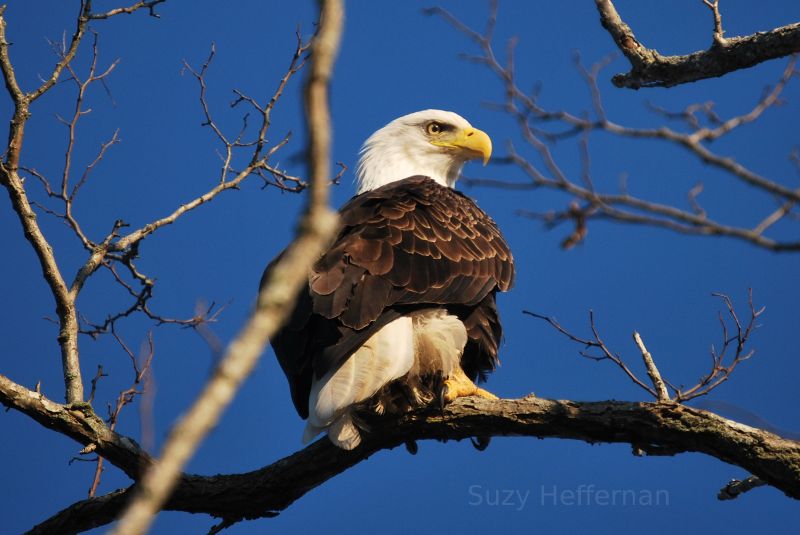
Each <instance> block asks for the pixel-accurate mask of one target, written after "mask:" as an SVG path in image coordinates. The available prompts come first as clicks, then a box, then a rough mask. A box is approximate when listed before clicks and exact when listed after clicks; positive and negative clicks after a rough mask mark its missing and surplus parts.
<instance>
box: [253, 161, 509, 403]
mask: <svg viewBox="0 0 800 535" xmlns="http://www.w3.org/2000/svg"><path fill="white" fill-rule="evenodd" d="M340 216H341V225H342V228H341V230H340V231H339V234H338V237H337V239H336V240H335V242H334V243H333V245H332V246H331V248H330V249H329V250H328V252H327V253H325V254H324V255H323V256H322V257H321V258H320V259H319V261H318V262H317V263H316V264H315V265H314V267H313V268H312V271H311V274H310V278H309V284H308V287H306V288H303V290H302V291H301V292H300V294H299V295H298V299H297V304H296V306H295V310H294V311H293V313H292V315H291V317H290V318H289V320H288V322H287V324H286V325H285V326H284V327H283V329H282V330H281V331H280V332H279V333H277V334H276V336H275V337H274V338H273V339H272V340H271V343H272V346H273V348H274V349H275V353H276V355H277V357H278V361H279V362H280V364H281V367H282V368H283V371H284V372H285V373H286V376H287V378H288V379H289V384H290V387H291V391H292V400H293V401H294V404H295V407H296V408H297V412H298V413H299V414H300V416H302V417H303V418H306V417H308V397H309V391H310V388H311V381H312V374H313V375H315V376H316V377H317V378H319V377H321V376H323V375H324V374H325V373H326V372H328V371H329V370H332V369H334V368H338V367H339V366H340V365H341V364H342V363H343V362H344V361H345V360H346V359H347V358H348V357H349V356H350V355H351V354H352V353H353V352H354V351H355V350H356V349H357V348H358V347H359V346H360V345H361V344H363V343H364V342H365V341H366V340H367V339H369V337H370V336H372V334H374V333H375V332H377V331H378V330H379V329H380V328H381V327H383V326H384V325H386V324H387V323H389V322H390V321H392V320H394V319H396V318H398V317H400V316H401V315H403V314H406V313H408V312H410V311H413V310H416V309H421V308H431V307H436V306H441V307H443V308H446V309H447V310H448V311H449V313H451V314H454V315H456V316H458V318H459V319H460V320H461V321H462V322H464V325H465V326H466V329H467V335H468V341H467V345H466V347H465V349H464V354H463V357H462V359H461V365H462V368H463V369H464V371H465V373H466V374H467V376H468V377H470V378H471V379H472V380H475V378H476V377H478V376H481V377H483V376H484V375H485V374H486V373H487V372H489V371H491V370H492V369H494V367H495V365H496V364H497V353H498V345H499V342H500V339H501V336H502V329H501V326H500V322H499V318H498V314H497V308H496V306H495V293H496V292H497V290H502V291H505V290H508V289H509V288H510V287H511V284H512V282H513V279H514V264H513V259H512V256H511V252H510V250H509V247H508V244H507V243H506V241H505V240H504V239H503V236H502V235H501V233H500V230H499V229H498V228H497V225H496V224H495V222H494V221H493V220H492V219H491V218H490V217H489V216H488V215H486V213H485V212H483V211H482V210H481V209H480V208H478V206H477V205H476V204H475V202H474V201H472V200H471V199H469V198H468V197H466V196H465V195H463V194H462V193H459V192H457V191H455V190H453V189H451V188H448V187H445V186H442V185H439V184H438V183H436V182H434V181H433V180H431V179H430V178H428V177H424V176H414V177H410V178H406V179H404V180H399V181H396V182H392V183H390V184H387V185H385V186H382V187H380V188H377V189H375V190H372V191H369V192H366V193H363V194H361V195H358V196H356V197H354V198H353V199H351V200H350V201H349V202H348V203H347V204H345V205H344V206H343V207H342V209H341V210H340ZM267 270H269V267H268V268H267ZM262 280H263V279H262Z"/></svg>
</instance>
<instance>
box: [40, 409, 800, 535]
mask: <svg viewBox="0 0 800 535" xmlns="http://www.w3.org/2000/svg"><path fill="white" fill-rule="evenodd" d="M367 424H368V425H369V426H370V432H369V433H367V434H365V436H364V441H363V442H362V445H361V446H359V447H358V448H356V449H355V450H353V451H345V450H340V449H338V448H336V447H335V446H333V445H332V444H331V443H330V442H329V441H328V440H327V439H321V440H319V441H317V442H315V443H314V444H312V445H310V446H308V447H307V448H305V449H303V450H301V451H299V452H297V453H295V454H293V455H290V456H289V457H286V458H284V459H281V460H279V461H277V462H275V463H273V464H271V465H269V466H267V467H264V468H261V469H259V470H255V471H253V472H248V473H244V474H234V475H219V476H208V477H204V476H188V475H187V476H184V477H183V478H182V479H181V481H180V483H179V484H178V486H177V487H176V489H175V492H174V494H173V496H172V498H171V499H170V500H169V502H167V504H166V506H165V508H166V509H169V510H179V511H187V512H192V513H205V514H209V515H213V516H216V517H220V518H223V519H226V520H228V521H234V520H239V519H254V518H263V517H270V516H274V515H275V514H276V512H278V511H282V510H284V509H286V508H287V507H289V506H290V505H291V504H292V503H294V502H295V501H296V500H297V499H299V498H300V497H302V496H304V495H305V494H306V493H307V492H308V491H310V490H311V489H313V488H316V487H317V486H319V485H321V484H323V483H324V482H325V481H327V480H328V479H330V478H332V477H334V476H335V475H337V474H339V473H342V472H344V471H345V470H347V469H348V468H350V467H352V466H354V465H356V464H358V463H360V462H361V461H363V460H365V459H367V458H369V457H370V456H371V455H373V454H374V453H376V452H377V451H380V450H383V449H391V448H394V447H397V446H399V445H402V444H404V443H405V442H406V441H408V440H421V439H439V440H442V439H456V440H460V439H464V438H468V437H471V436H475V435H481V436H532V437H539V438H545V437H547V438H561V439H575V440H582V441H587V442H590V443H597V442H609V443H629V444H632V445H633V446H634V447H635V448H638V449H641V450H643V451H644V452H648V451H653V452H655V451H658V452H659V454H662V455H663V454H665V453H667V454H677V453H682V452H700V453H705V454H707V455H710V456H713V457H716V458H718V459H720V460H722V461H725V462H727V463H730V464H733V465H737V466H740V467H742V468H744V469H745V470H747V471H748V472H750V473H752V474H754V475H756V476H758V477H759V478H761V479H762V480H764V481H766V482H767V483H768V484H770V485H772V486H774V487H776V488H778V489H780V490H781V491H783V492H784V493H785V494H786V495H787V496H790V497H792V498H795V499H800V444H798V443H797V442H794V441H791V440H786V439H782V438H780V437H778V436H777V435H773V434H771V433H768V432H766V431H762V430H759V429H755V428H753V427H749V426H746V425H743V424H739V423H737V422H733V421H731V420H727V419H725V418H722V417H720V416H717V415H715V414H713V413H711V412H707V411H703V410H699V409H694V408H691V407H686V406H683V405H678V404H672V403H670V404H665V403H638V402H624V401H599V402H576V401H559V400H549V399H541V398H536V397H534V396H528V397H525V398H522V399H516V400H510V399H500V400H496V401H495V400H485V399H481V398H476V397H471V398H461V399H459V400H456V401H455V402H454V403H452V404H451V405H449V406H447V407H446V408H445V409H444V410H443V411H440V410H439V409H438V408H436V409H433V408H431V409H419V410H416V411H414V412H411V413H408V414H406V415H404V416H402V417H400V418H397V419H395V418H387V417H374V416H372V417H369V418H368V419H367ZM122 496H124V494H121V493H120V491H117V492H116V493H114V494H112V495H107V496H103V497H100V498H96V499H94V500H84V501H81V502H78V503H76V504H74V505H72V506H70V507H68V508H67V509H65V510H63V511H61V512H60V513H58V514H56V515H55V516H54V517H52V518H50V519H49V520H47V521H45V522H44V523H42V524H40V525H39V526H37V527H36V528H34V529H33V530H32V531H31V532H30V533H52V532H53V530H55V531H58V532H64V533H70V532H73V531H77V529H75V527H76V526H82V525H86V523H88V522H98V521H101V520H102V521H103V522H104V523H108V522H111V521H113V519H114V513H115V511H118V510H119V507H121V506H122V498H121V497H122ZM98 510H102V511H103V515H104V516H103V517H102V518H98V516H97V515H98ZM84 511H86V512H85V513H84ZM95 525H96V524H95ZM55 527H58V529H57V530H56V529H55ZM48 529H49V530H50V531H47V530H48ZM81 529H84V528H81Z"/></svg>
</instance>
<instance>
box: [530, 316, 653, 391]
mask: <svg viewBox="0 0 800 535" xmlns="http://www.w3.org/2000/svg"><path fill="white" fill-rule="evenodd" d="M522 313H523V314H527V315H529V316H533V317H534V318H537V319H541V320H544V321H546V322H547V323H549V324H550V326H552V327H553V328H555V329H556V330H557V331H558V332H560V333H561V334H563V335H564V336H566V337H567V338H569V339H570V340H572V341H573V342H578V343H579V344H581V345H583V346H585V347H587V348H589V347H595V348H597V349H599V350H600V351H601V352H602V355H601V356H596V355H591V354H589V353H586V352H585V351H581V352H579V354H580V355H581V356H582V357H584V358H587V359H590V360H594V361H598V362H599V361H601V360H609V361H611V362H613V363H614V364H616V365H617V366H618V367H619V368H620V369H621V370H622V371H623V372H624V373H625V375H627V376H628V378H629V379H630V380H631V381H633V382H634V384H636V385H637V386H639V387H640V388H642V389H644V390H645V391H647V393H649V394H650V395H651V396H653V397H654V398H655V399H658V393H657V392H656V391H655V390H653V389H652V388H651V387H649V386H647V385H646V384H645V383H644V381H642V380H641V379H639V378H638V377H637V376H636V374H635V373H633V372H632V371H631V369H630V368H628V366H627V364H625V362H624V361H623V360H622V358H621V357H620V356H619V355H618V354H616V353H614V352H612V351H611V350H610V349H609V348H608V346H607V345H606V343H605V342H604V341H603V340H602V338H600V332H599V330H598V329H597V325H596V324H595V322H594V312H592V311H591V310H590V311H589V325H590V327H591V329H592V335H593V339H592V340H589V339H585V338H581V337H579V336H576V335H574V334H572V333H571V332H570V331H568V330H567V329H565V328H564V327H562V326H561V325H560V324H559V323H558V322H557V321H556V320H555V319H554V318H551V317H548V316H542V315H541V314H537V313H535V312H530V311H528V310H523V311H522Z"/></svg>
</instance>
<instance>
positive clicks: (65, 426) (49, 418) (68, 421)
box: [0, 375, 153, 479]
mask: <svg viewBox="0 0 800 535" xmlns="http://www.w3.org/2000/svg"><path fill="white" fill-rule="evenodd" d="M0 403H2V404H3V405H5V406H6V407H10V408H13V409H16V410H18V411H20V412H22V413H24V414H26V415H27V416H29V417H31V418H32V419H33V420H35V421H37V422H39V423H40V424H42V425H43V426H45V427H46V428H48V429H52V430H54V431H56V432H58V433H61V434H63V435H66V436H68V437H70V438H71V439H73V440H75V441H76V442H78V443H80V444H81V445H83V446H89V445H90V444H94V446H95V449H94V451H95V452H96V453H98V454H99V455H102V456H103V457H105V458H106V459H108V461H109V462H111V463H112V464H114V466H116V467H118V468H120V469H121V470H122V471H123V472H125V473H126V474H127V475H128V476H129V477H130V478H132V479H138V477H139V475H140V472H141V471H142V468H143V467H146V466H148V465H150V464H151V463H152V462H153V460H152V458H151V457H150V456H149V455H148V454H147V452H145V451H144V450H142V449H141V448H140V447H139V445H138V444H137V443H136V442H135V441H134V440H132V439H130V438H128V437H124V436H122V435H119V434H117V433H115V432H114V431H111V430H110V429H109V428H108V426H106V424H105V423H104V422H103V420H102V419H100V418H99V417H98V416H97V415H96V414H95V413H94V411H93V410H92V407H91V406H90V405H88V404H82V405H80V406H76V405H62V404H60V403H56V402H54V401H51V400H50V399H48V398H47V397H45V396H44V395H43V394H42V393H40V392H36V391H33V390H28V389H27V388H25V387H23V386H22V385H19V384H17V383H15V382H13V381H11V380H10V379H9V378H8V377H6V376H4V375H0Z"/></svg>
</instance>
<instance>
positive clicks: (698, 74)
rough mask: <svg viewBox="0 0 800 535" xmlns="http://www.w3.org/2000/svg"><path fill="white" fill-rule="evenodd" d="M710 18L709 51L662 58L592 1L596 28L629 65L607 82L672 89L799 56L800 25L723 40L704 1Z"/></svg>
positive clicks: (610, 10) (717, 19) (609, 6)
mask: <svg viewBox="0 0 800 535" xmlns="http://www.w3.org/2000/svg"><path fill="white" fill-rule="evenodd" d="M704 2H705V3H706V5H708V6H709V7H711V8H712V11H713V13H714V27H715V29H714V44H713V46H712V47H711V48H709V49H708V50H702V51H699V52H694V53H692V54H688V55H685V56H663V55H661V54H660V53H659V52H658V51H657V50H654V49H651V48H647V47H645V46H644V45H643V44H642V43H641V42H640V41H639V40H638V39H637V38H636V36H635V35H634V33H633V30H631V28H630V26H628V25H627V24H626V23H625V22H624V21H623V20H622V18H621V17H620V16H619V13H617V10H616V8H615V7H614V3H613V2H612V1H611V0H595V4H596V6H597V11H598V12H599V13H600V23H601V24H602V26H603V28H605V29H606V31H608V33H609V34H610V35H611V37H612V38H613V39H614V43H616V45H617V48H619V49H620V51H622V53H623V54H625V57H626V58H628V61H630V63H631V67H632V69H631V71H630V72H629V73H626V74H617V75H615V76H614V77H613V78H612V79H611V81H612V82H613V83H614V85H616V86H617V87H627V88H630V89H639V88H643V87H672V86H676V85H679V84H685V83H689V82H696V81H698V80H703V79H706V78H716V77H719V76H724V75H725V74H728V73H729V72H733V71H736V70H739V69H747V68H749V67H752V66H754V65H757V64H759V63H761V62H764V61H767V60H770V59H775V58H779V57H782V56H788V55H790V54H795V53H797V52H800V22H798V23H794V24H787V25H786V26H781V27H779V28H774V29H772V30H770V31H768V32H759V33H755V34H752V35H748V36H746V37H731V38H725V37H723V35H722V19H721V16H720V15H719V10H718V9H717V1H716V0H714V2H713V4H712V3H711V2H708V1H706V0H704Z"/></svg>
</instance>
